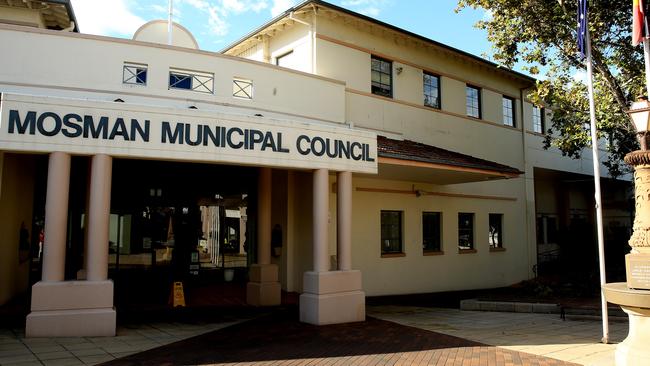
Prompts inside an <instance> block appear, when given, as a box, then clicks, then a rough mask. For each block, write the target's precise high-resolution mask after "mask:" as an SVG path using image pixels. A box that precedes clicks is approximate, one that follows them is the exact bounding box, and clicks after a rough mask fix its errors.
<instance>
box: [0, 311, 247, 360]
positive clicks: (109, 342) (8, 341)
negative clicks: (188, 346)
mask: <svg viewBox="0 0 650 366" xmlns="http://www.w3.org/2000/svg"><path fill="white" fill-rule="evenodd" d="M235 323H236V322H233V321H230V322H223V323H214V324H183V323H152V324H142V325H128V326H120V327H119V328H118V330H117V336H116V337H84V338H81V337H79V338H25V333H24V331H23V330H22V329H21V330H17V329H14V330H11V329H0V365H3V366H5V365H21V366H27V365H45V366H74V365H95V364H98V363H101V362H105V361H110V360H113V359H116V358H120V357H124V356H128V355H132V354H134V353H138V352H142V351H145V350H149V349H152V348H156V347H160V346H163V345H167V344H170V343H173V342H177V341H179V340H182V339H186V338H190V337H194V336H197V335H200V334H203V333H207V332H210V331H214V330H217V329H221V328H224V327H227V326H230V325H232V324H235Z"/></svg>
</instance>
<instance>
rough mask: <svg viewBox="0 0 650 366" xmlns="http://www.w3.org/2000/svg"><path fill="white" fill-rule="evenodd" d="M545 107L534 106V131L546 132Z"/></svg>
mask: <svg viewBox="0 0 650 366" xmlns="http://www.w3.org/2000/svg"><path fill="white" fill-rule="evenodd" d="M544 122H545V121H544V108H541V107H537V106H534V107H533V132H537V133H544V130H545V129H546V126H545V125H544Z"/></svg>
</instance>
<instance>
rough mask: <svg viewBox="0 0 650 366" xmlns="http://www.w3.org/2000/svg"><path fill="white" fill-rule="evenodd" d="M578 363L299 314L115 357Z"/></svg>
mask: <svg viewBox="0 0 650 366" xmlns="http://www.w3.org/2000/svg"><path fill="white" fill-rule="evenodd" d="M187 364H192V365H220V364H229V365H268V366H275V365H278V366H280V365H283V366H284V365H287V366H325V365H328V366H330V365H331V366H339V365H340V366H344V365H364V366H380V365H381V366H388V365H452V366H456V365H458V366H484V365H487V366H494V365H504V366H510V365H539V366H550V365H576V364H573V363H568V362H564V361H559V360H556V359H552V358H546V357H541V356H535V355H531V354H528V353H524V352H517V351H512V350H507V349H504V348H499V347H494V346H488V345H485V344H482V343H478V342H474V341H469V340H466V339H463V338H458V337H454V336H450V335H445V334H441V333H437V332H432V331H427V330H423V329H418V328H414V327H409V326H405V325H400V324H397V323H393V322H390V321H385V320H380V319H376V318H372V317H369V318H368V320H367V321H366V322H363V323H352V324H340V325H329V326H321V327H317V326H312V325H308V324H302V323H300V322H299V321H298V319H297V312H296V311H295V309H294V310H282V311H278V312H275V313H274V314H271V315H268V316H264V317H261V318H258V319H254V320H250V321H247V322H243V323H239V324H236V325H233V326H230V327H227V328H223V329H220V330H217V331H214V332H210V333H206V334H203V335H200V336H197V337H194V338H190V339H186V340H183V341H179V342H176V343H172V344H169V345H166V346H162V347H158V348H155V349H152V350H149V351H145V352H141V353H137V354H133V355H130V356H127V357H123V358H120V359H116V360H113V361H110V362H107V363H104V364H103V365H105V366H127V365H187Z"/></svg>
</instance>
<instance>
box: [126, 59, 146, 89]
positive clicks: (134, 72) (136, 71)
mask: <svg viewBox="0 0 650 366" xmlns="http://www.w3.org/2000/svg"><path fill="white" fill-rule="evenodd" d="M122 83H124V84H133V85H147V65H144V64H132V63H126V62H125V63H124V67H123V68H122Z"/></svg>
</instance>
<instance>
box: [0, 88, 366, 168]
mask: <svg viewBox="0 0 650 366" xmlns="http://www.w3.org/2000/svg"><path fill="white" fill-rule="evenodd" d="M0 112H1V113H0V150H13V151H35V152H38V151H40V152H51V151H62V152H69V153H72V154H86V155H92V154H99V153H101V154H108V155H111V156H115V157H131V158H146V159H158V160H181V161H196V162H213V163H224V164H238V165H257V166H270V167H282V168H297V169H319V168H325V169H330V170H336V171H352V172H358V173H374V174H376V173H377V136H376V135H375V134H373V133H370V132H367V131H359V130H354V129H350V128H347V127H338V126H333V125H326V124H323V123H319V122H314V123H306V122H299V121H290V120H281V119H273V118H265V117H256V116H246V115H236V114H223V113H218V112H212V111H200V110H189V109H188V110H180V109H173V108H164V107H152V106H144V105H134V104H127V103H112V102H97V101H86V100H78V99H66V98H54V97H40V96H27V95H17V94H3V95H2V102H1V104H0ZM251 113H253V112H251Z"/></svg>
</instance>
